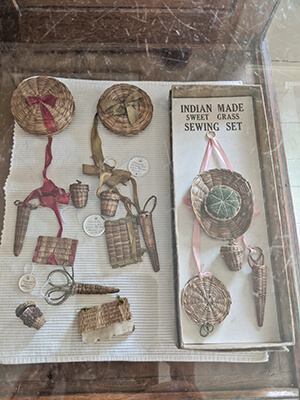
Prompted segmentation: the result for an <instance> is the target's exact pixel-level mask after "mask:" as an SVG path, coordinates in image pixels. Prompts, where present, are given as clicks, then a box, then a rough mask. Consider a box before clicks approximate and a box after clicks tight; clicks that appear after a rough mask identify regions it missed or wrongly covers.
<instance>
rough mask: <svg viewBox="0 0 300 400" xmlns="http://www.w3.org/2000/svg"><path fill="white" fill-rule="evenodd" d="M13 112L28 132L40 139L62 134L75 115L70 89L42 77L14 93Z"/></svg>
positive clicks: (56, 81) (30, 80) (26, 83)
mask: <svg viewBox="0 0 300 400" xmlns="http://www.w3.org/2000/svg"><path fill="white" fill-rule="evenodd" d="M11 111H12V114H13V116H14V118H15V120H16V121H17V123H18V124H19V125H20V126H21V128H22V129H24V131H26V132H28V133H30V134H33V135H38V136H52V135H56V134H58V133H60V132H62V131H63V130H64V129H65V128H66V127H67V126H68V125H69V124H70V123H71V120H72V118H73V116H74V113H75V103H74V99H73V96H72V94H71V92H70V91H69V89H68V88H67V87H66V85H64V84H63V83H62V82H60V81H59V80H57V79H54V78H49V77H47V76H38V77H35V78H29V79H25V80H24V81H23V82H21V83H20V84H19V85H18V87H17V88H16V90H15V91H14V93H13V96H12V99H11Z"/></svg>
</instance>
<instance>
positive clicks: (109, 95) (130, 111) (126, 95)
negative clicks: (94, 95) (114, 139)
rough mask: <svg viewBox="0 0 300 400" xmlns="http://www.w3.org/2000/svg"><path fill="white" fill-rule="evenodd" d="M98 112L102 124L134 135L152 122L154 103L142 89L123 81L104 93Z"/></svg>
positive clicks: (126, 134)
mask: <svg viewBox="0 0 300 400" xmlns="http://www.w3.org/2000/svg"><path fill="white" fill-rule="evenodd" d="M97 113H98V115H99V118H100V120H101V122H102V124H103V125H104V126H105V128H107V129H109V130H110V131H111V132H113V133H115V134H117V135H122V136H133V135H137V134H138V133H139V132H141V131H142V130H144V129H145V128H146V127H147V126H148V125H149V124H150V122H151V120H152V116H153V105H152V102H151V99H150V97H149V96H148V94H147V93H146V92H144V91H143V90H142V89H140V88H139V87H137V86H134V85H129V84H125V83H121V84H116V85H113V86H111V87H110V88H108V89H107V90H106V91H105V92H104V93H103V94H102V96H101V97H100V99H99V102H98V105H97Z"/></svg>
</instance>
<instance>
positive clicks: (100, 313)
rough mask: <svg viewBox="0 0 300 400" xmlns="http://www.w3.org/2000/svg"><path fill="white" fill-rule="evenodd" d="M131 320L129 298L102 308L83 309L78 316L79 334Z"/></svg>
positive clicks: (103, 305)
mask: <svg viewBox="0 0 300 400" xmlns="http://www.w3.org/2000/svg"><path fill="white" fill-rule="evenodd" d="M130 319H131V312H130V306H129V302H128V300H127V298H124V299H122V301H119V300H114V301H111V302H109V303H105V304H102V305H101V306H94V307H91V308H88V309H82V310H80V312H79V315H78V332H79V333H82V332H89V331H94V330H96V329H100V328H105V327H107V326H110V325H112V324H118V323H122V322H124V321H129V320H130Z"/></svg>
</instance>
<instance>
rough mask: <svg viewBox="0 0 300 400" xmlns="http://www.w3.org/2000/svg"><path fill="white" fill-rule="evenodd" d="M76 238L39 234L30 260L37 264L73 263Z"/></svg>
mask: <svg viewBox="0 0 300 400" xmlns="http://www.w3.org/2000/svg"><path fill="white" fill-rule="evenodd" d="M77 244H78V240H73V239H68V238H59V237H52V236H39V238H38V242H37V246H36V249H35V253H34V256H33V259H32V261H33V262H36V263H38V264H52V265H53V264H54V265H73V264H74V261H75V255H76V249H77Z"/></svg>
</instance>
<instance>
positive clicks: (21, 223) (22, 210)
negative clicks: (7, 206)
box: [14, 200, 37, 256]
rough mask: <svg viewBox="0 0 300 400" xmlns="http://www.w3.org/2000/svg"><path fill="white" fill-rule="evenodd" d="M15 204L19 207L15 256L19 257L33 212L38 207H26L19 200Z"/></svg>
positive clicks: (28, 205) (29, 205)
mask: <svg viewBox="0 0 300 400" xmlns="http://www.w3.org/2000/svg"><path fill="white" fill-rule="evenodd" d="M14 204H15V206H17V207H18V208H17V219H16V227H15V240H14V255H15V256H18V255H19V254H20V253H21V251H22V248H23V244H24V240H25V236H26V232H27V227H28V223H29V218H30V213H31V210H35V209H36V208H37V207H36V206H33V205H31V204H27V205H24V204H23V202H22V201H19V200H16V201H15V202H14Z"/></svg>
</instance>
